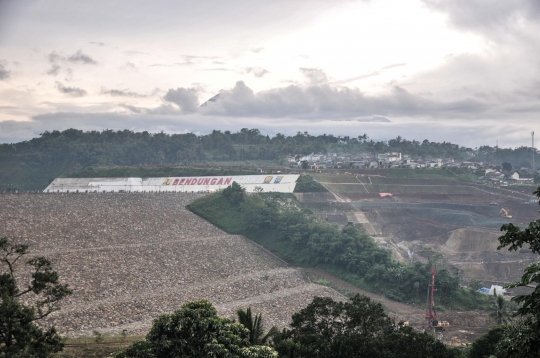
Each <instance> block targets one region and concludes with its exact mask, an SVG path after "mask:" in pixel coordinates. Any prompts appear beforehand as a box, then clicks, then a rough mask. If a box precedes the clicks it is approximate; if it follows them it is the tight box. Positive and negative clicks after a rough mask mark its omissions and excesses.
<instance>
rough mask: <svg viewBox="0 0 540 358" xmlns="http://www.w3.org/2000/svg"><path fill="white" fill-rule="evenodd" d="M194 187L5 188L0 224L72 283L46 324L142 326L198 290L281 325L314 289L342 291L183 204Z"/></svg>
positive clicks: (219, 303)
mask: <svg viewBox="0 0 540 358" xmlns="http://www.w3.org/2000/svg"><path fill="white" fill-rule="evenodd" d="M198 196H199V194H42V195H29V194H21V195H0V215H2V217H3V218H4V220H3V221H2V222H1V224H0V232H1V235H2V236H8V237H12V238H16V240H17V241H18V242H21V243H27V244H29V245H30V247H31V251H32V253H33V254H35V255H44V256H46V257H48V258H50V259H51V260H52V261H53V263H54V267H55V269H56V270H57V271H58V272H59V274H60V276H61V280H62V281H63V282H66V283H69V285H70V287H71V288H72V289H73V291H74V294H73V295H72V296H70V297H69V298H68V299H66V300H65V302H63V305H62V310H61V311H59V312H56V313H54V314H53V315H51V316H50V318H49V319H48V322H45V323H44V324H54V325H55V326H56V327H57V329H58V330H59V331H60V332H61V333H62V334H64V335H68V336H81V335H89V334H91V332H92V331H94V330H97V331H100V332H107V333H120V332H122V331H123V330H126V331H127V333H128V334H144V333H145V332H146V331H147V329H148V328H149V327H150V325H151V321H152V319H154V318H156V317H157V316H158V315H159V314H162V313H169V312H172V311H174V310H175V309H178V308H180V306H181V305H182V304H183V303H185V302H188V301H191V300H197V299H207V300H209V301H211V302H212V303H213V304H214V305H215V306H216V307H217V309H218V312H219V313H220V314H221V315H224V316H230V317H234V316H235V312H236V309H238V308H247V307H248V306H251V307H252V308H253V310H254V311H255V312H262V313H263V314H264V316H265V318H266V325H267V326H271V325H276V326H278V327H285V326H287V325H288V324H289V321H290V319H291V315H292V313H294V312H296V311H298V310H300V309H301V308H303V307H305V306H306V305H307V304H308V303H309V302H310V301H311V300H312V299H313V297H314V296H330V297H333V298H335V299H343V296H342V295H340V294H339V293H337V292H336V291H334V290H333V289H330V288H327V287H324V286H320V285H316V284H313V283H311V282H310V281H309V279H308V278H307V276H306V275H305V274H304V272H303V271H302V270H300V269H298V268H294V267H290V266H288V265H287V264H286V263H284V262H283V261H282V260H280V259H278V258H277V257H275V256H274V255H272V254H270V253H268V252H267V251H266V250H264V249H263V248H261V247H259V246H258V245H256V244H255V243H253V242H251V241H250V240H247V239H246V238H244V237H242V236H236V235H228V234H226V233H225V232H223V231H222V230H220V229H218V228H217V227H215V226H213V225H211V224H210V223H208V222H206V221H204V220H203V219H201V218H199V217H198V216H196V215H194V214H192V213H191V212H189V211H188V210H186V209H185V206H186V205H187V204H188V203H189V202H191V201H192V200H194V199H195V198H197V197H198Z"/></svg>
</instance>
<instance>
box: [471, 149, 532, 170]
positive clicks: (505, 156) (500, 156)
mask: <svg viewBox="0 0 540 358" xmlns="http://www.w3.org/2000/svg"><path fill="white" fill-rule="evenodd" d="M534 152H535V166H536V168H538V164H539V163H537V162H538V161H539V160H540V157H538V156H537V155H538V153H537V151H536V150H535V151H534ZM532 153H533V152H532V148H531V147H518V148H514V149H512V148H498V147H490V146H487V145H484V146H481V147H480V148H478V150H477V151H476V154H475V157H474V160H477V161H481V162H488V163H496V164H498V165H502V163H509V164H511V167H513V168H514V169H520V168H527V169H530V168H531V166H532ZM536 168H533V169H536Z"/></svg>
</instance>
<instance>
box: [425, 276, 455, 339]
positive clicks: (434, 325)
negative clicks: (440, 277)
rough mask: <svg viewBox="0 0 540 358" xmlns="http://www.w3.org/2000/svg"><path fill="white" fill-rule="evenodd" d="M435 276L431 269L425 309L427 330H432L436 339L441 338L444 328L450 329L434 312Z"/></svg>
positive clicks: (448, 324)
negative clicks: (435, 334)
mask: <svg viewBox="0 0 540 358" xmlns="http://www.w3.org/2000/svg"><path fill="white" fill-rule="evenodd" d="M435 275H437V271H436V270H435V269H431V283H430V284H429V285H428V292H427V307H426V320H427V324H428V328H430V329H433V330H434V331H435V332H436V333H437V338H438V339H441V338H442V331H444V328H445V327H450V323H448V322H447V321H439V319H438V318H437V313H436V312H435V292H436V291H437V290H436V289H435Z"/></svg>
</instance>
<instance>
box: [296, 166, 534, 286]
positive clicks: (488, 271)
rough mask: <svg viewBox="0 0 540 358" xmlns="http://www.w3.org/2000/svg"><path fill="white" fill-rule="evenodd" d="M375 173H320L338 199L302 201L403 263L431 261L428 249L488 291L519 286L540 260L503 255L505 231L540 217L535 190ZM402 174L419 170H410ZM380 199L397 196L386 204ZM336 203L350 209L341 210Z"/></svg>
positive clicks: (525, 254)
mask: <svg viewBox="0 0 540 358" xmlns="http://www.w3.org/2000/svg"><path fill="white" fill-rule="evenodd" d="M369 173H370V172H369V171H364V172H363V173H359V174H345V175H344V174H315V175H314V177H315V178H316V179H317V180H318V181H319V182H320V183H321V184H323V185H324V186H325V187H326V188H327V189H329V191H330V193H331V194H333V198H332V199H328V194H330V193H328V194H326V196H324V197H323V196H316V195H312V196H311V197H309V198H306V199H304V198H302V197H298V199H299V200H300V201H302V202H304V203H305V205H307V206H309V207H311V208H313V209H315V211H316V216H317V218H318V219H324V220H327V221H329V222H335V223H337V224H345V223H347V222H353V223H358V224H362V225H363V227H364V228H365V230H366V232H367V233H369V234H370V235H372V236H373V237H374V239H375V240H376V241H377V242H379V243H380V245H381V246H383V247H386V248H388V249H391V250H392V252H393V256H394V257H395V258H396V259H398V260H401V261H408V260H412V259H415V258H417V259H420V260H424V259H425V257H422V256H421V252H422V251H425V250H427V249H432V250H434V251H435V252H440V253H442V254H443V255H444V257H445V259H447V260H448V261H449V262H450V263H451V264H453V265H454V266H456V267H458V268H460V269H461V270H462V271H463V274H464V278H465V280H469V279H472V278H478V279H481V280H483V281H484V284H486V285H490V284H495V283H496V284H504V283H508V282H511V281H515V280H517V279H519V278H520V277H521V275H522V274H523V268H524V267H525V266H526V265H528V264H530V263H531V262H533V261H534V260H536V259H537V256H536V255H532V254H530V251H528V250H526V249H524V250H522V252H518V253H516V252H513V253H510V252H508V251H507V250H501V251H498V250H497V246H498V240H497V238H498V237H499V236H500V235H501V232H500V231H499V229H500V227H501V226H502V225H503V224H504V223H508V222H514V223H515V224H517V225H519V226H521V227H523V226H526V225H528V223H529V222H531V221H533V220H536V219H537V218H538V205H530V204H526V202H527V201H528V200H529V199H530V197H531V193H532V191H533V190H534V189H535V187H533V186H531V188H530V192H529V193H523V192H516V191H510V190H505V189H502V188H492V187H489V186H485V185H477V184H473V183H470V182H463V181H459V180H451V178H432V179H429V178H407V177H389V176H386V175H387V174H389V173H390V172H381V171H373V175H370V174H369ZM400 173H401V174H406V173H414V171H410V170H407V169H404V170H403V171H402V172H400ZM380 193H391V194H392V196H384V197H382V196H381V195H380ZM325 201H326V203H325V204H324V205H322V203H323V202H325ZM332 201H334V202H338V203H339V202H340V204H341V205H348V206H349V207H348V208H347V209H339V206H337V205H336V203H331V202H332ZM317 202H318V204H317ZM329 202H330V203H329ZM351 208H352V209H351ZM501 208H505V209H506V210H508V212H509V213H510V215H512V219H509V218H505V217H502V216H501V215H500V214H499V212H500V210H501Z"/></svg>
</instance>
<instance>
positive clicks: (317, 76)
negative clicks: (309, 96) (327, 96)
mask: <svg viewBox="0 0 540 358" xmlns="http://www.w3.org/2000/svg"><path fill="white" fill-rule="evenodd" d="M300 72H302V74H303V75H304V76H305V77H306V79H307V80H308V81H309V83H310V84H312V85H318V84H321V83H326V82H328V78H327V77H326V73H324V71H323V70H321V69H320V68H306V67H302V68H300Z"/></svg>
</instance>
